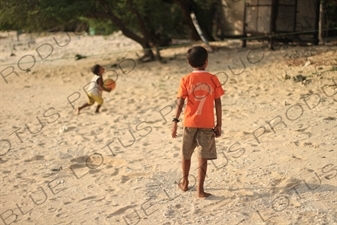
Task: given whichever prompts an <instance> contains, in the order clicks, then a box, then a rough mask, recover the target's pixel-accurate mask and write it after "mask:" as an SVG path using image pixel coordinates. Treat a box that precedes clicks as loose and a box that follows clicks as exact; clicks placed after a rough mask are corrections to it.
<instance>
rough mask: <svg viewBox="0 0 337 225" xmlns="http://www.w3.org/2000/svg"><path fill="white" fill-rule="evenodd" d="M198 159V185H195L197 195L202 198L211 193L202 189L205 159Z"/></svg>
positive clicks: (205, 171)
mask: <svg viewBox="0 0 337 225" xmlns="http://www.w3.org/2000/svg"><path fill="white" fill-rule="evenodd" d="M198 160H199V168H198V187H197V194H198V197H200V198H204V197H208V196H210V195H211V194H210V193H206V192H205V191H204V181H205V177H206V173H207V159H204V158H198Z"/></svg>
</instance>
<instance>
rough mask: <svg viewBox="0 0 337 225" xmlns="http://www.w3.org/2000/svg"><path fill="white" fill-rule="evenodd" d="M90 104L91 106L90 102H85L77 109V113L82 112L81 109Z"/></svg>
mask: <svg viewBox="0 0 337 225" xmlns="http://www.w3.org/2000/svg"><path fill="white" fill-rule="evenodd" d="M88 106H91V104H89V103H84V104H83V105H82V106H81V107H77V109H76V114H77V115H78V114H80V111H81V110H82V109H84V108H85V107H88Z"/></svg>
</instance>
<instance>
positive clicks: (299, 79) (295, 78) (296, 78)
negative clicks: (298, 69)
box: [293, 74, 307, 82]
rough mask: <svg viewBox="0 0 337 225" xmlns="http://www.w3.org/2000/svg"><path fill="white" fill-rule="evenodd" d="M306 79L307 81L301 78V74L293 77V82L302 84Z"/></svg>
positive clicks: (303, 77)
mask: <svg viewBox="0 0 337 225" xmlns="http://www.w3.org/2000/svg"><path fill="white" fill-rule="evenodd" d="M306 79H307V77H305V76H303V75H302V74H299V75H297V76H294V77H293V80H294V81H295V82H303V81H304V80H306Z"/></svg>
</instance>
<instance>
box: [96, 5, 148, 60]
mask: <svg viewBox="0 0 337 225" xmlns="http://www.w3.org/2000/svg"><path fill="white" fill-rule="evenodd" d="M98 1H99V3H100V4H101V5H102V6H103V8H104V7H106V11H105V12H104V13H102V12H100V13H99V14H98V15H96V14H95V16H96V18H108V19H110V20H111V21H112V22H113V23H114V24H115V25H116V26H117V27H118V28H119V29H120V30H121V31H122V33H123V35H124V36H126V37H128V38H130V39H132V40H134V41H135V42H137V43H138V44H140V45H141V46H142V48H143V52H144V55H143V56H142V57H140V60H142V61H152V60H154V54H153V52H152V49H151V44H150V43H151V35H149V32H148V31H147V29H146V27H145V25H144V23H143V20H142V18H141V17H140V15H139V13H138V12H137V11H136V10H135V9H134V8H133V6H132V1H129V3H130V4H128V5H129V8H130V10H131V11H132V12H133V13H135V15H136V16H137V18H138V21H139V27H140V30H141V33H142V34H143V37H141V36H139V35H137V34H136V33H134V32H133V31H131V30H130V29H128V28H127V27H126V26H125V24H124V23H123V21H122V20H121V19H120V18H118V17H117V16H116V15H115V14H113V12H112V10H111V9H110V8H109V5H108V3H107V2H106V1H105V0H98Z"/></svg>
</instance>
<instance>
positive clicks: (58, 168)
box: [51, 166, 63, 172]
mask: <svg viewBox="0 0 337 225" xmlns="http://www.w3.org/2000/svg"><path fill="white" fill-rule="evenodd" d="M62 169H63V168H62V166H57V167H54V168H53V169H51V171H54V172H57V171H61V170H62Z"/></svg>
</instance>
